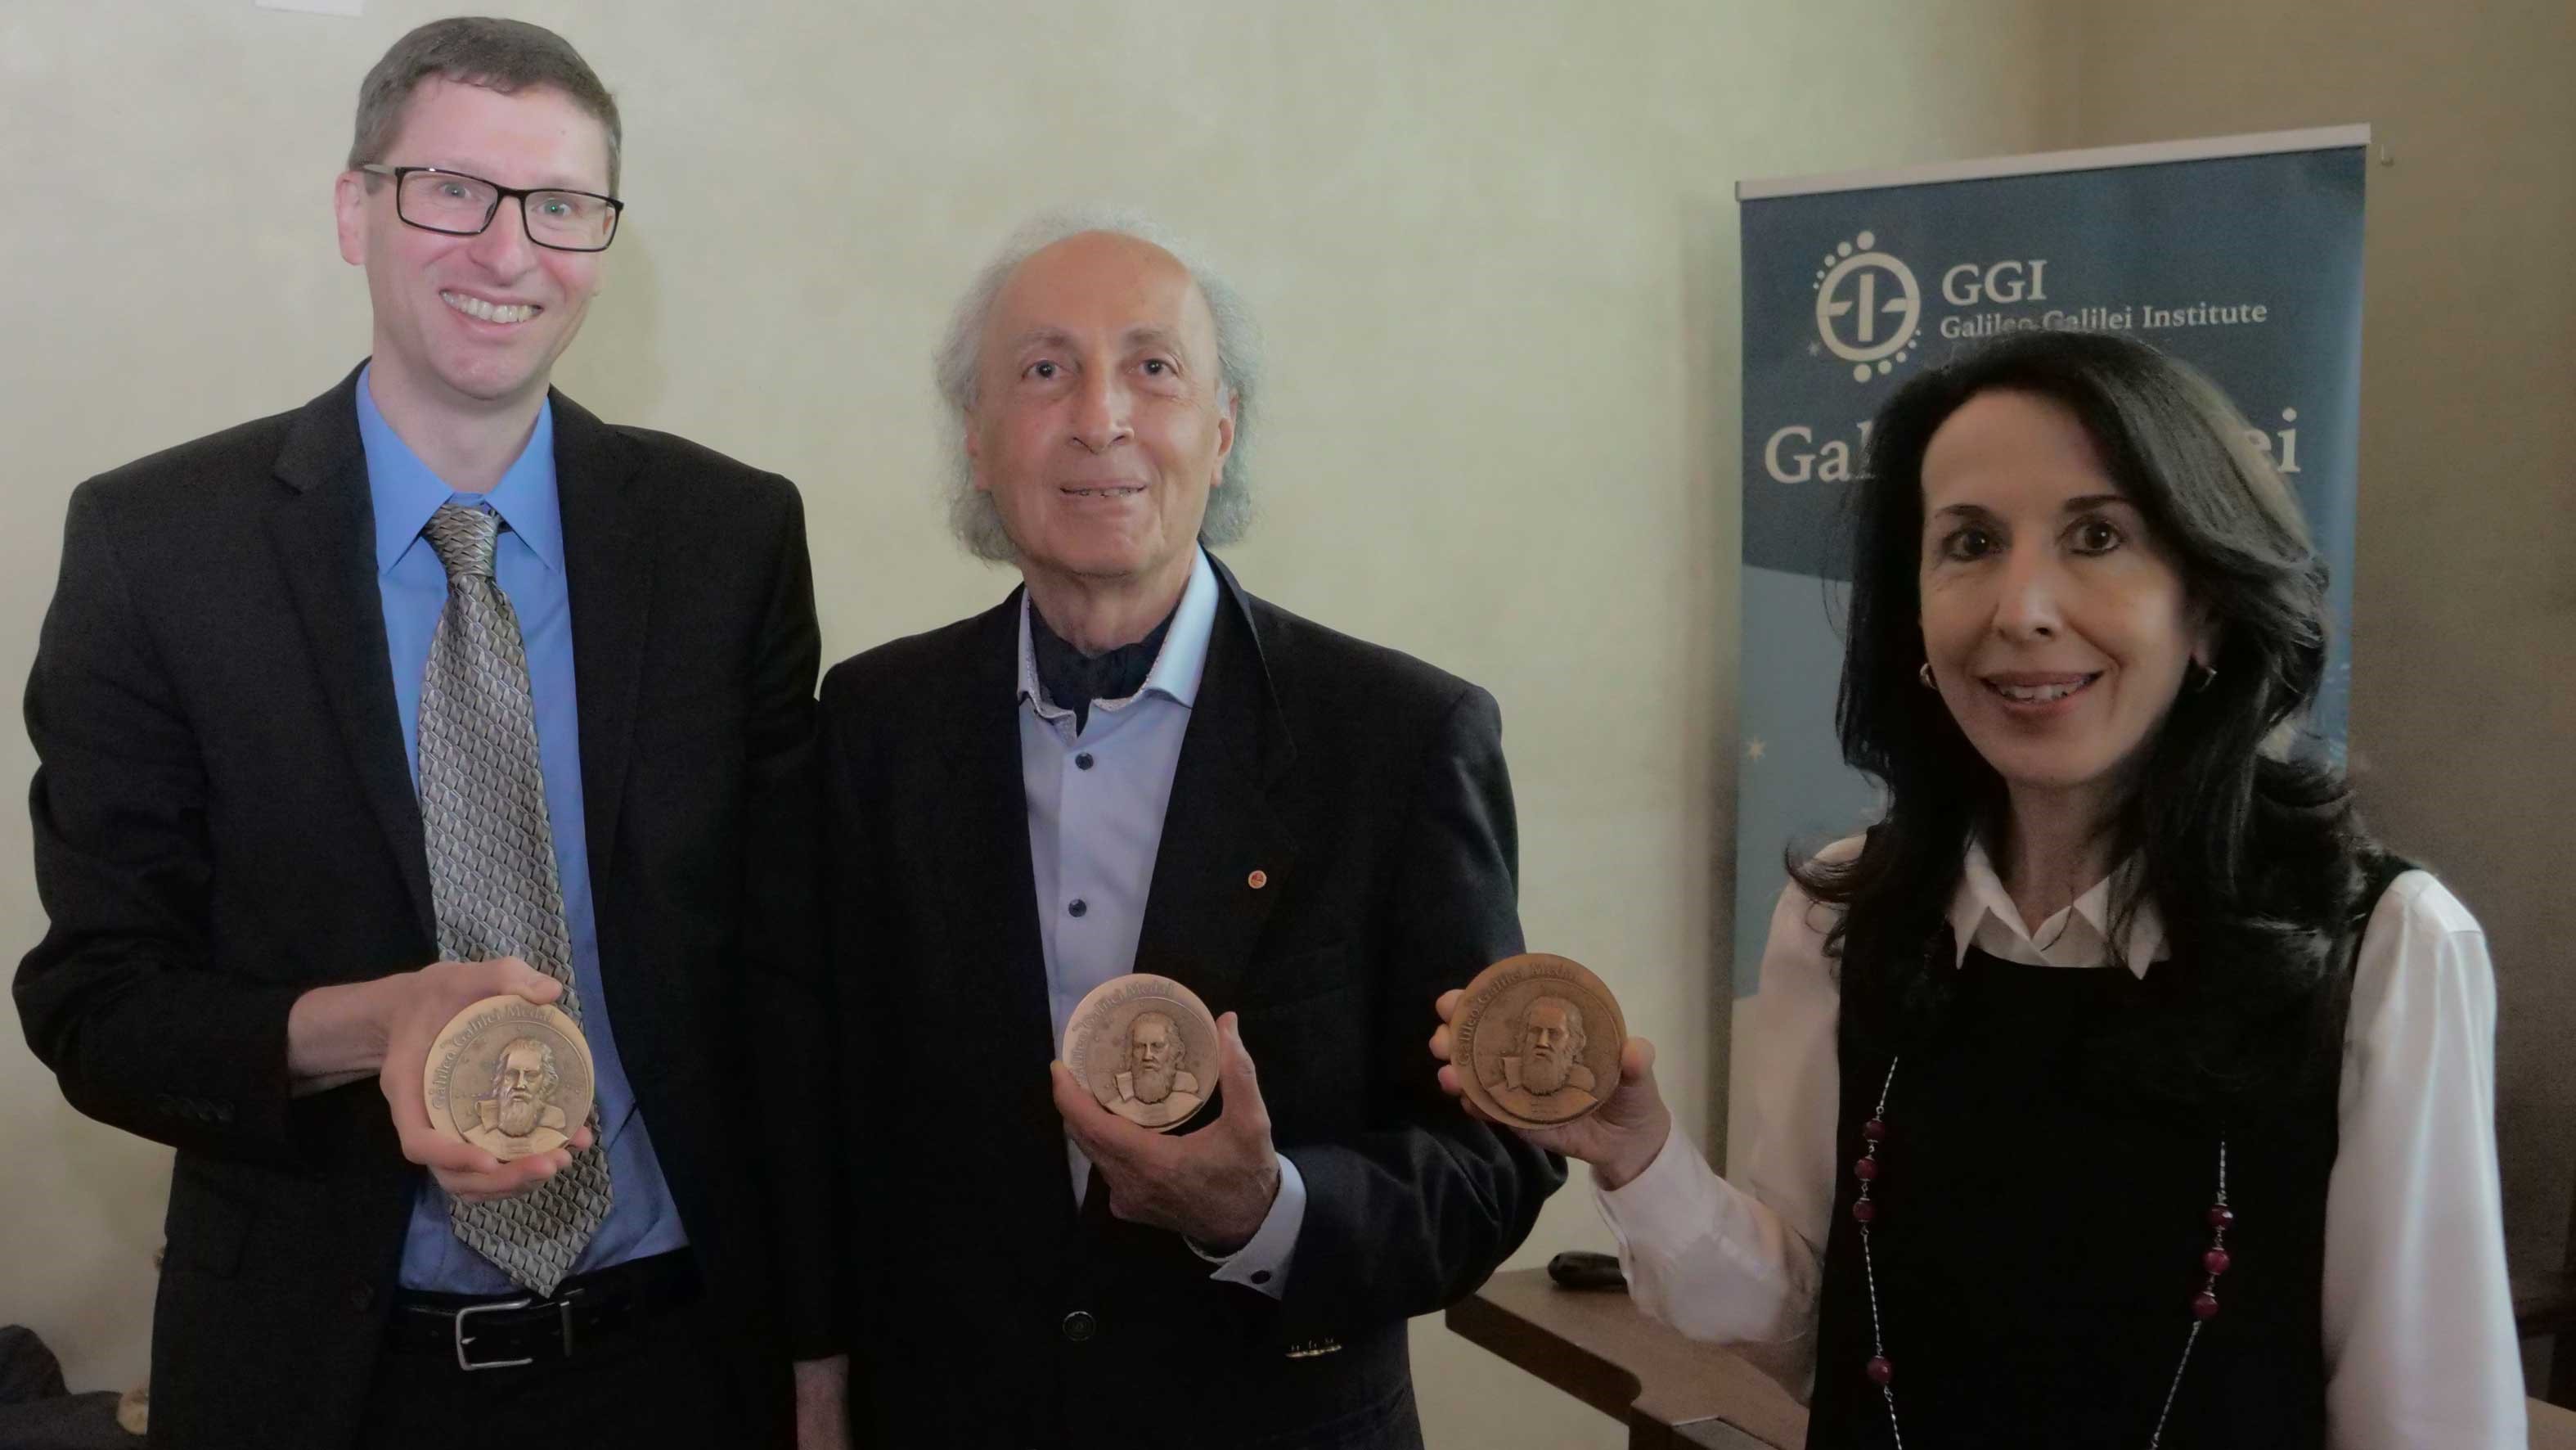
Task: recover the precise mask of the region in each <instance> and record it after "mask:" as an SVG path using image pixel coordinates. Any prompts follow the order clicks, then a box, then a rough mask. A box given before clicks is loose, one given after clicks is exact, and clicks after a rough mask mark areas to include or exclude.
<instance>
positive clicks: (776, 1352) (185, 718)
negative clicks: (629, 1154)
mask: <svg viewBox="0 0 2576 1450" xmlns="http://www.w3.org/2000/svg"><path fill="white" fill-rule="evenodd" d="M356 380H357V378H356V374H354V373H353V374H352V375H351V376H350V377H349V378H348V379H347V380H344V381H343V382H342V383H341V384H340V385H339V386H338V387H337V388H334V389H333V390H331V391H330V392H329V393H326V394H324V395H323V396H322V397H320V398H318V399H316V400H314V401H313V402H312V403H311V404H309V405H307V406H306V407H304V408H302V409H299V410H297V411H294V412H290V413H284V414H280V415H278V416H276V417H273V418H267V419H263V420H261V421H259V422H255V423H250V424H246V425H243V426H241V427H238V428H234V429H232V430H230V431H228V432H224V433H219V434H216V435H214V436H212V437H209V438H203V439H200V440H198V441H196V442H194V443H189V444H186V445H184V446H182V447H179V448H176V449H172V450H170V451H169V452H166V453H162V454H159V455H157V456H155V457H151V458H147V459H144V460H142V461H141V462H138V463H134V464H131V465H128V466H127V467H124V468H120V469H117V470H116V471H114V472H112V473H108V474H105V475H102V476H100V477H98V478H94V479H91V480H90V481H89V482H87V483H85V484H83V485H82V486H81V487H80V488H79V489H78V490H77V491H76V492H75V493H74V494H73V496H72V503H71V511H70V518H69V522H68V524H67V525H66V528H65V531H64V545H63V565H62V576H61V580H60V582H59V583H58V585H57V586H56V590H55V595H54V601H53V605H52V608H51V609H50V610H49V611H48V612H47V614H46V617H45V625H44V632H43V636H42V639H41V642H40V644H39V647H38V652H37V658H36V665H35V671H34V674H33V677H32V678H31V679H30V681H29V683H28V687H27V727H28V732H29V734H30V735H31V736H32V737H33V739H34V741H35V745H36V750H37V753H38V755H39V756H40V757H41V760H42V765H41V767H40V769H39V770H38V771H37V774H36V779H35V785H34V788H33V790H32V792H31V794H30V803H31V807H32V810H33V813H34V817H35V854H36V882H37V887H38V890H39V892H40V894H41V896H42V898H43V903H44V907H45V910H46V913H47V915H48V916H49V918H50V921H51V926H50V930H49V931H48V932H47V933H46V936H45V938H44V940H43V942H42V943H41V944H40V945H39V946H37V947H36V949H35V950H34V951H32V952H30V953H29V954H28V955H27V957H26V959H25V961H24V962H23V963H22V964H21V966H20V967H19V970H18V977H17V988H16V991H17V1001H18V1008H19V1014H20V1018H21V1021H22V1023H23V1025H24V1027H25V1030H26V1034H27V1040H28V1043H29V1045H30V1046H31V1047H32V1048H33V1049H34V1050H35V1053H36V1055H37V1056H38V1057H39V1058H41V1059H42V1060H43V1061H44V1062H45V1063H46V1064H47V1065H48V1066H50V1067H51V1068H52V1069H53V1070H54V1072H55V1073H56V1075H57V1076H58V1077H59V1079H60V1081H61V1084H62V1089H63V1093H64V1095H65V1096H66V1097H67V1098H69V1099H70V1100H71V1102H72V1104H73V1106H75V1107H77V1108H79V1109H80V1110H81V1111H82V1112H84V1113H87V1114H89V1115H90V1116H92V1117H94V1118H97V1119H99V1120H100V1121H102V1122H106V1123H110V1124H113V1125H115V1126H117V1127H120V1128H124V1129H127V1130H128V1131H131V1132H135V1133H139V1134H141V1135H143V1136H144V1137H147V1138H152V1139H155V1140H158V1141H160V1142H164V1143H168V1144H171V1145H173V1146H175V1147H176V1148H177V1149H178V1150H179V1153H178V1160H177V1164H176V1167H175V1170H174V1173H173V1177H172V1181H171V1187H170V1207H169V1220H168V1225H167V1237H168V1255H167V1262H166V1265H165V1267H164V1269H163V1272H162V1276H161V1289H160V1298H159V1303H158V1307H157V1310H156V1313H155V1319H154V1326H153V1355H152V1361H153V1363H152V1391H153V1396H152V1397H153V1410H152V1429H153V1439H154V1441H155V1443H157V1444H168V1445H223V1446H234V1445H260V1446H286V1447H297V1446H315V1447H322V1446H333V1447H336V1446H340V1445H345V1444H347V1443H348V1442H349V1440H350V1438H351V1436H352V1434H353V1432H354V1428H355V1425H356V1421H357V1417H358V1414H359V1412H360V1410H361V1408H362V1404H363V1400H364V1397H365V1394H366V1391H367V1385H368V1379H369V1375H370V1373H371V1372H372V1368H373V1365H374V1362H375V1358H376V1354H377V1346H378V1342H379V1337H380V1335H381V1332H382V1329H383V1326H384V1320H385V1315H386V1312H387V1305H388V1301H389V1299H390V1297H391V1291H392V1290H393V1288H394V1284H395V1271H396V1266H397V1261H398V1259H399V1255H400V1249H401V1243H402V1238H403V1233H404V1227H405V1224H406V1222H407V1220H408V1217H409V1215H410V1212H411V1205H412V1200H413V1197H414V1195H415V1193H416V1192H417V1190H418V1188H419V1186H420V1183H421V1171H420V1170H419V1169H417V1168H414V1167H413V1166H411V1165H410V1164H409V1163H407V1162H405V1161H404V1160H403V1158H402V1156H401V1154H400V1152H399V1150H398V1148H397V1146H396V1140H395V1136H394V1132H393V1128H392V1124H391V1121H390V1119H389V1117H388V1115H387V1113H386V1110H385V1103H384V1099H383V1096H382V1095H381V1093H380V1092H379V1091H378V1090H377V1086H376V1084H375V1082H374V1081H373V1080H372V1079H369V1080H366V1081H362V1082H359V1083H355V1084H351V1085H349V1086H346V1087H342V1088H338V1089H335V1090H333V1091H329V1092H324V1093H319V1094H312V1095H308V1096H302V1097H298V1096H293V1095H291V1094H290V1092H289V1084H288V1078H287V1070H286V1019H287V1010H288V1008H289V1006H290V1005H291V1004H292V1003H293V1002H294V1001H295V999H296V998H297V997H298V996H299V995H301V994H302V993H303V992H305V991H307V990H308V989H310V988H313V987H316V986H320V985H323V984H325V983H333V982H353V981H360V980H364V979H367V978H372V977H377V976H382V975H384V974H386V973H390V972H399V971H404V970H408V969H411V968H415V967H418V966H421V965H423V964H425V963H427V962H430V961H434V960H436V958H437V955H438V953H437V950H436V934H435V930H434V927H433V923H432V917H431V906H430V895H429V871H428V863H427V856H426V853H425V850H424V846H423V838H422V829H421V820H420V810H419V805H418V802H417V800H416V798H415V796H414V794H413V791H412V785H411V778H410V775H409V771H408V767H407V765H406V763H405V758H404V750H403V743H402V739H401V734H400V727H399V725H398V723H397V715H396V710H395V704H394V694H393V687H392V673H391V666H390V664H389V662H388V655H387V650H386V644H385V631H384V612H383V605H382V601H381V598H380V595H379V593H378V589H377V584H376V578H375V573H376V570H375V552H374V542H373V532H372V531H373V512H374V510H373V504H372V500H371V497H370V495H369V491H368V486H367V475H366V463H365V455H364V452H363V450H362V448H361V445H360V443H359V438H358V428H357V414H356V411H355V407H356V405H355V401H354V399H355V393H354V389H355V386H356ZM554 410H555V466H556V473H557V483H558V492H559V496H560V501H561V508H562V516H563V535H564V557H565V569H566V573H567V576H568V582H569V585H570V593H571V608H572V617H573V628H574V634H575V637H576V645H575V663H574V669H575V676H576V688H577V689H578V691H579V697H580V706H581V759H582V790H583V800H584V804H585V809H586V812H587V816H588V842H587V844H588V848H589V854H590V874H591V883H592V892H593V898H594V910H595V915H596V918H597V925H598V932H599V954H600V971H601V975H602V977H603V979H604V985H605V992H606V997H607V1004H606V1005H607V1008H608V1011H609V1012H610V1014H611V1020H612V1021H613V1022H614V1024H615V1027H616V1033H617V1042H618V1049H619V1052H620V1054H621V1056H622V1057H623V1059H624V1061H625V1063H626V1068H627V1072H628V1075H629V1076H630V1077H631V1078H632V1079H633V1081H634V1086H635V1091H636V1094H637V1097H638V1099H639V1101H640V1102H641V1105H642V1108H643V1112H644V1115H645V1118H646V1120H647V1121H648V1122H649V1123H650V1124H651V1125H652V1131H653V1142H654V1147H655V1149H656V1151H657V1153H658V1155H659V1157H660V1159H661V1162H662V1165H663V1167H664V1169H665V1170H666V1173H667V1176H668V1177H669V1179H670V1184H671V1190H672V1193H673V1196H674V1197H675V1198H676V1200H677V1201H678V1205H679V1208H680V1213H681V1218H682V1221H683V1223H684V1224H685V1225H686V1227H687V1229H688V1232H689V1235H690V1239H691V1243H692V1247H693V1249H694V1250H695V1251H696V1254H697V1257H698V1260H699V1262H700V1264H701V1266H702V1269H703V1271H704V1273H705V1276H706V1278H707V1279H708V1281H709V1284H710V1287H711V1291H712V1292H711V1297H712V1300H713V1304H714V1307H715V1309H716V1310H717V1312H718V1313H719V1314H720V1315H722V1316H723V1320H722V1322H724V1323H726V1324H728V1325H730V1326H733V1327H734V1328H735V1329H736V1331H737V1332H735V1333H733V1334H730V1335H729V1336H728V1339H729V1341H730V1342H731V1343H732V1345H733V1346H734V1347H735V1349H736V1350H737V1351H738V1354H737V1357H736V1359H737V1362H736V1363H734V1365H733V1366H732V1367H733V1369H734V1370H735V1371H736V1372H737V1373H738V1374H739V1376H740V1377H741V1380H742V1382H743V1385H744V1389H745V1393H746V1396H747V1397H748V1398H750V1399H751V1400H752V1402H753V1403H754V1405H755V1407H756V1408H755V1413H756V1414H761V1415H768V1416H772V1417H773V1419H774V1417H776V1416H780V1415H783V1414H784V1413H785V1408H786V1404H787V1401H786V1398H785V1396H786V1375H787V1371H786V1352H785V1349H784V1347H783V1346H782V1343H781V1338H782V1333H786V1332H790V1331H793V1332H797V1333H799V1334H800V1336H802V1337H803V1338H806V1339H808V1340H811V1338H812V1336H811V1335H810V1333H809V1332H808V1331H810V1329H811V1327H812V1323H813V1321H812V1320H810V1319H806V1320H797V1321H794V1322H792V1323H783V1322H782V1321H783V1320H784V1319H785V1318H786V1317H787V1316H782V1315H781V1313H780V1312H779V1309H780V1307H781V1306H780V1305H779V1304H778V1303H777V1302H774V1301H773V1300H772V1299H771V1296H770V1295H769V1293H768V1290H767V1286H769V1285H771V1284H773V1283H776V1282H780V1281H781V1279H782V1277H783V1276H781V1275H780V1274H779V1273H778V1271H777V1269H776V1268H775V1265H774V1260H775V1257H776V1255H775V1253H774V1250H775V1249H776V1248H777V1247H778V1245H777V1244H776V1243H775V1242H773V1240H774V1239H779V1238H784V1239H785V1241H786V1242H788V1243H790V1244H792V1243H793V1242H794V1241H795V1235H796V1234H797V1233H798V1232H799V1230H798V1229H797V1228H796V1224H797V1223H798V1222H799V1219H798V1217H797V1216H796V1213H797V1212H799V1211H802V1210H803V1208H804V1206H805V1205H808V1204H810V1203H812V1202H814V1201H816V1200H817V1199H818V1198H819V1197H820V1194H821V1190H820V1189H819V1188H816V1187H813V1186H811V1185H806V1186H803V1187H799V1188H796V1189H793V1190H792V1191H791V1192H790V1193H789V1194H788V1195H787V1200H788V1203H789V1206H790V1209H791V1212H789V1213H788V1214H787V1215H786V1216H784V1217H782V1216H781V1215H780V1214H778V1213H776V1212H773V1211H772V1207H771V1205H770V1204H769V1203H768V1202H767V1201H766V1198H765V1196H764V1195H763V1193H762V1190H761V1187H760V1184H759V1182H758V1180H757V1179H756V1178H755V1177H754V1176H753V1175H751V1174H749V1173H746V1171H745V1165H746V1164H747V1163H757V1162H759V1161H761V1160H763V1159H764V1158H770V1159H772V1160H773V1161H775V1162H780V1163H783V1164H785V1165H786V1166H787V1167H788V1168H790V1169H792V1168H793V1166H794V1164H795V1163H796V1162H797V1161H799V1160H796V1159H793V1158H787V1159H776V1158H774V1155H769V1154H764V1153H762V1152H759V1151H757V1150H746V1148H745V1146H744V1145H743V1144H742V1143H741V1142H740V1141H739V1135H738V1134H731V1133H728V1132H727V1130H725V1129H724V1128H723V1127H721V1126H720V1125H719V1123H718V1122H717V1120H716V1116H715V1109H714V1104H716V1103H717V1102H718V1101H719V1100H733V1101H740V1100H741V1099H742V1098H743V1096H744V1094H743V1092H742V1091H741V1090H740V1088H739V1086H738V1085H739V1084H740V1083H742V1082H743V1081H744V1080H745V1075H746V1074H747V1073H752V1072H756V1071H758V1070H760V1064H761V1062H762V1061H764V1060H766V1059H765V1058H764V1057H763V1056H760V1055H754V1054H749V1053H747V1052H746V1051H745V1048H744V1043H743V1041H742V1038H741V1034H740V1032H739V1027H740V1024H741V1022H742V1021H743V1019H744V1018H745V1017H746V1015H748V1014H752V1013H757V1014H758V1015H759V1016H761V1017H762V1018H763V1019H764V1020H768V1021H772V1022H775V1021H779V1020H782V1019H785V1020H791V1021H793V1020H802V1019H807V1018H810V1016H811V1012H810V1009H809V1008H806V1007H804V1006H802V1005H801V1004H799V1003H798V1001H797V998H798V994H800V993H801V992H803V991H804V990H805V982H804V981H803V980H802V978H803V977H805V976H807V975H810V974H811V972H812V970H813V966H814V956H813V947H814V942H813V935H814V923H813V920H812V915H811V912H812V903H811V900H810V894H809V893H810V884H811V876H810V870H811V868H810V864H809V862H808V860H807V859H806V853H805V852H804V851H803V850H802V849H801V847H802V846H803V845H804V844H806V843H808V842H810V840H811V835H810V832H811V831H812V829H813V827H812V825H811V824H810V823H811V821H812V810H811V806H810V798H811V795H812V781H811V770H812V765H813V758H812V704H811V701H812V688H813V681H814V673H815V669H816V665H817V662H818V652H819V643H818V639H817V633H816V629H815V621H814V606H813V594H812V582H811V578H810V574H809V569H808V565H807V562H806V550H805V537H804V524H803V515H802V511H801V506H800V504H799V502H798V499H797V496H796V492H795V489H794V488H793V486H791V485H790V484H788V483H787V482H786V481H785V480H784V479H780V478H776V477H773V476H770V475H766V474H762V473H758V472H755V471H753V470H751V469H748V468H745V467H744V466H742V465H741V464H738V463H735V462H733V461H731V460H729V459H726V458H723V457H721V456H719V455H717V454H714V453H711V452H709V451H707V450H706V449H703V448H699V447H697V446H695V445H693V444H689V443H686V442H683V441H681V440H679V439H676V438H672V437H668V436H666V435H663V434H657V433H651V432H647V431H644V430H641V429H634V428H619V427H611V426H609V425H607V424H603V423H601V422H600V421H599V420H598V419H597V418H594V417H592V416H591V415H590V414H589V413H587V412H585V411H583V410H582V409H581V408H579V407H577V406H575V405H574V404H573V403H572V402H571V401H570V400H569V399H566V398H564V397H562V396H560V395H557V396H556V397H555V398H554ZM774 1055H775V1054H771V1055H770V1056H774ZM806 1220H807V1221H808V1222H810V1220H811V1215H810V1214H807V1215H806ZM804 1231H805V1232H808V1233H810V1232H812V1231H813V1230H812V1229H811V1228H808V1229H807V1230H804ZM25 1247H27V1248H28V1249H30V1250H36V1249H40V1248H41V1245H38V1244H33V1243H29V1244H26V1245H25ZM793 1282H805V1283H810V1276H800V1277H799V1278H798V1279H796V1280H794V1281H793ZM817 1347H819V1343H818V1344H817ZM711 1372H714V1371H711ZM771 1428H775V1425H774V1424H773V1425H772V1427H771ZM758 1433H759V1430H758V1429H757V1428H755V1429H754V1431H753V1434H755V1435H757V1434H758Z"/></svg>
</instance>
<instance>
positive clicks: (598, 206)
mask: <svg viewBox="0 0 2576 1450" xmlns="http://www.w3.org/2000/svg"><path fill="white" fill-rule="evenodd" d="M358 169H359V170H360V171H363V172H366V173H367V174H369V175H370V176H389V177H392V178H393V183H394V215H395V216H398V217H400V218H402V219H403V221H405V222H406V223H408V224H410V225H412V226H416V227H418V228H420V229H421V230H422V231H425V232H444V233H446V234H447V235H448V236H451V237H472V236H480V235H482V233H483V231H484V229H486V228H488V227H490V226H491V225H492V218H493V217H495V216H498V215H499V214H500V211H501V203H502V202H504V201H507V200H509V199H510V198H511V197H517V198H518V199H519V223H520V225H521V226H523V227H525V228H526V229H527V233H528V240H529V241H532V242H534V243H536V244H537V245H538V246H540V247H551V248H553V249H554V250H556V251H558V252H605V251H607V250H608V244H609V243H610V242H613V241H615V240H617V218H618V215H619V214H620V213H622V212H624V211H625V210H626V203H624V202H622V201H619V200H618V199H617V198H615V197H613V196H601V195H599V194H597V193H596V192H588V191H566V190H564V189H562V188H561V187H553V186H541V187H537V188H534V189H532V190H521V189H519V188H517V187H510V186H503V185H501V184H500V183H499V182H497V181H485V180H484V179H483V178H482V177H479V176H468V175H466V174H465V173H464V172H462V171H442V170H440V169H439V168H438V167H435V166H386V165H383V164H381V163H373V162H371V163H369V164H367V165H365V166H361V167H359V168H358Z"/></svg>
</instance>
